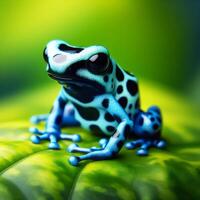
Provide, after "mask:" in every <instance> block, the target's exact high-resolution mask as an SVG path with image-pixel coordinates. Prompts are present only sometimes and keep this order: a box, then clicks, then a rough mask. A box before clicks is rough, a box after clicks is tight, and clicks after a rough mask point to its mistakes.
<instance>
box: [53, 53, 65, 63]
mask: <svg viewBox="0 0 200 200" xmlns="http://www.w3.org/2000/svg"><path fill="white" fill-rule="evenodd" d="M66 59H67V56H66V55H63V54H56V55H54V56H53V61H54V62H56V63H62V62H65V61H66Z"/></svg>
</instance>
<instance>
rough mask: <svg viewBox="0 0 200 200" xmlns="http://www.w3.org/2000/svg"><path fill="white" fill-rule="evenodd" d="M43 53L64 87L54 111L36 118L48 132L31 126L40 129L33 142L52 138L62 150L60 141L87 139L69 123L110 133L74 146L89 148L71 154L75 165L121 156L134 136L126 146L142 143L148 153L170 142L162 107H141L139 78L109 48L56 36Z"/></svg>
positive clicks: (141, 151) (52, 146)
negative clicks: (66, 130)
mask: <svg viewBox="0 0 200 200" xmlns="http://www.w3.org/2000/svg"><path fill="white" fill-rule="evenodd" d="M43 56H44V59H45V61H46V62H47V73H48V75H49V76H50V77H51V78H53V79H55V80H57V81H58V82H59V83H60V84H61V85H62V88H61V91H60V93H59V95H58V97H57V98H56V100H55V102H54V104H53V107H52V109H51V112H50V114H45V115H38V116H33V117H32V118H31V122H33V123H34V124H38V123H39V122H41V121H45V122H46V127H45V130H44V131H40V130H38V129H37V128H30V131H31V132H32V133H34V135H33V136H32V137H31V140H32V142H33V143H35V144H39V143H40V142H41V141H42V140H49V141H50V143H49V148H50V149H59V148H60V146H59V144H58V141H59V140H72V141H73V142H78V141H80V140H81V138H80V136H79V135H77V134H75V135H69V134H62V133H61V127H63V126H81V127H83V128H85V129H87V130H90V131H92V132H96V133H103V134H104V135H106V136H110V139H109V140H108V139H101V140H100V142H99V145H100V147H91V148H80V147H78V145H76V144H72V145H70V146H69V148H68V151H69V152H82V153H84V155H82V156H71V157H70V159H69V163H70V164H71V165H73V166H77V165H78V163H79V162H80V161H82V160H88V159H89V160H105V159H111V158H113V157H115V156H116V155H117V154H118V153H119V151H120V150H121V148H122V147H123V145H124V144H125V142H126V141H127V137H128V136H130V137H135V140H133V141H130V142H128V143H126V144H125V147H126V148H127V149H134V148H136V147H139V149H138V150H137V152H136V153H137V155H141V156H142V155H148V149H149V148H150V147H156V148H163V147H165V145H166V143H165V141H164V140H162V139H161V138H160V133H161V128H162V118H161V112H160V110H159V108H158V107H157V106H152V107H150V108H149V109H148V110H147V112H143V111H142V110H141V109H140V103H139V90H138V81H137V79H136V77H135V76H134V75H131V74H129V73H128V72H126V71H124V70H123V69H122V68H120V67H119V65H117V64H116V63H115V61H114V60H113V59H112V58H111V57H110V55H109V53H108V50H107V49H106V48H105V47H103V46H90V47H84V48H82V47H75V46H71V45H69V44H68V43H66V42H64V41H61V40H53V41H51V42H49V43H48V44H47V46H46V48H45V50H44V53H43Z"/></svg>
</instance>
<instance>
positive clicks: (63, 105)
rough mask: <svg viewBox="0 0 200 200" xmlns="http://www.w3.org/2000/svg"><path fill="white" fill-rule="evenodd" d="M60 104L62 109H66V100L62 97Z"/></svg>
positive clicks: (59, 100)
mask: <svg viewBox="0 0 200 200" xmlns="http://www.w3.org/2000/svg"><path fill="white" fill-rule="evenodd" d="M58 102H59V105H60V108H61V109H64V107H65V105H66V101H64V100H63V99H62V98H59V99H58Z"/></svg>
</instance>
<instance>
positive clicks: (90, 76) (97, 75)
mask: <svg viewBox="0 0 200 200" xmlns="http://www.w3.org/2000/svg"><path fill="white" fill-rule="evenodd" d="M43 56H44V59H45V61H46V62H47V73H48V75H49V76H50V77H51V78H53V79H55V80H57V81H58V82H59V83H60V84H62V85H63V86H64V87H65V88H70V89H77V88H80V87H81V88H82V89H83V88H84V87H85V89H92V90H93V91H96V92H97V93H99V92H100V93H103V92H105V91H107V90H108V87H110V84H108V83H109V82H111V79H112V77H111V76H112V71H113V64H112V60H111V58H110V56H109V53H108V50H107V49H106V48H105V47H103V46H90V47H84V48H83V47H75V46H71V45H69V44H68V43H66V42H64V41H62V40H53V41H51V42H49V43H48V44H47V46H46V48H45V49H44V53H43ZM109 80H110V81H109Z"/></svg>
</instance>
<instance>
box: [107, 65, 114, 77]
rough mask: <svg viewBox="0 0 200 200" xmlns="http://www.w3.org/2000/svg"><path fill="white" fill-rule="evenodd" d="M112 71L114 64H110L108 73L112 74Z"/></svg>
mask: <svg viewBox="0 0 200 200" xmlns="http://www.w3.org/2000/svg"><path fill="white" fill-rule="evenodd" d="M112 71H113V65H112V63H111V62H110V63H109V66H108V69H107V73H109V74H111V73H112Z"/></svg>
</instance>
